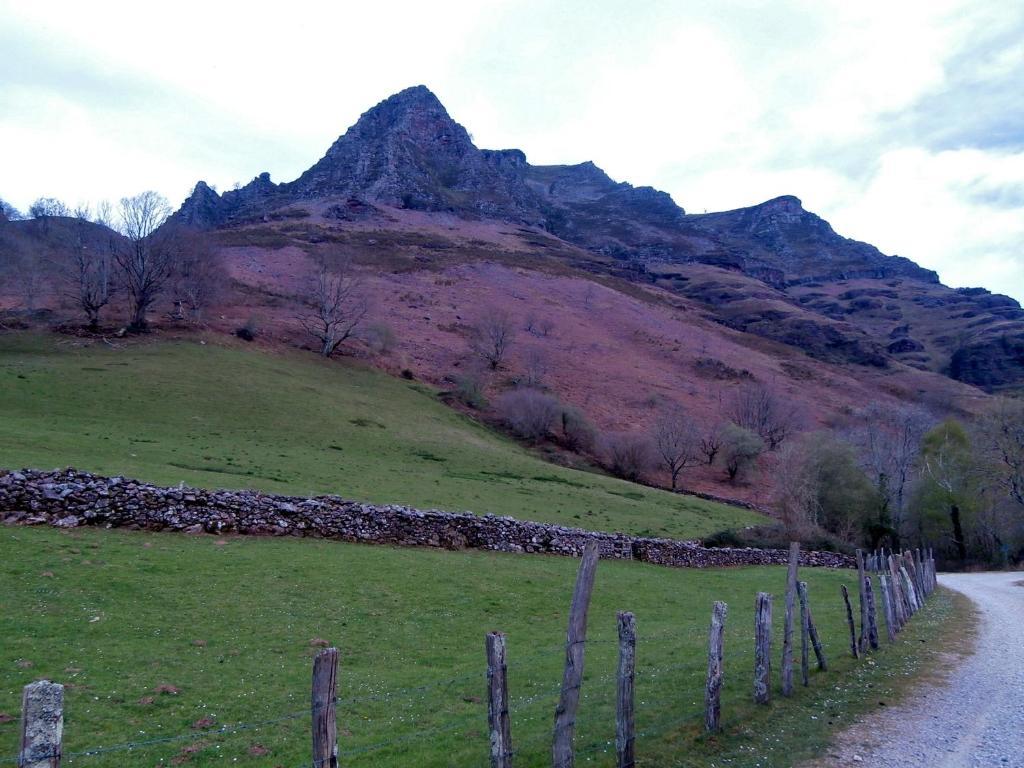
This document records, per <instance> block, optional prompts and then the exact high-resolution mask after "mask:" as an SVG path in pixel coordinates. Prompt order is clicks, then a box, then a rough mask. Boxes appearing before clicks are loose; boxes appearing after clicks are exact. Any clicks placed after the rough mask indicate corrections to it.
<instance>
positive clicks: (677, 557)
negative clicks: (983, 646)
mask: <svg viewBox="0 0 1024 768" xmlns="http://www.w3.org/2000/svg"><path fill="white" fill-rule="evenodd" d="M0 520H2V521H3V522H4V523H5V524H7V525H51V526H55V527H57V528H76V527H79V526H85V525H92V526H102V527H105V528H128V529H133V530H149V531H164V530H166V531H180V532H185V533H210V534H244V535H252V536H312V537H318V538H326V539H338V540H340V541H352V542H365V543H372V544H393V545H399V546H410V547H442V548H446V549H485V550H492V551H496V552H530V553H541V554H552V555H567V556H579V555H580V554H582V552H583V549H584V547H585V546H586V544H587V543H588V542H590V541H597V542H598V543H599V544H600V547H601V557H603V558H612V559H620V560H639V561H641V562H645V563H654V564H657V565H666V566H672V567H676V568H713V567H720V566H734V565H781V564H784V563H786V562H787V559H788V552H786V551H785V550H775V549H747V548H744V549H728V548H707V547H702V546H700V545H699V544H697V543H695V542H690V541H677V540H674V539H655V538H644V537H638V536H627V535H625V534H620V533H602V532H597V531H587V530H583V529H581V528H568V527H565V526H560V525H552V524H548V523H533V522H528V521H524V520H517V519H515V518H512V517H498V516H495V515H474V514H471V513H452V512H439V511H436V510H425V511H424V510H418V509H412V508H410V507H404V506H397V505H392V504H385V505H376V504H361V503H358V502H354V501H348V500H346V499H342V498H339V497H337V496H317V497H315V498H301V497H294V496H277V495H272V494H266V493H260V492H258V491H225V490H218V491H208V490H203V489H198V488H188V487H184V486H181V487H177V488H164V487H160V486H155V485H149V484H147V483H141V482H138V481H135V480H129V479H126V478H123V477H101V476H98V475H92V474H89V473H87V472H79V471H77V470H74V469H66V470H57V471H53V472H42V471H36V470H22V471H8V470H0ZM801 565H804V566H823V567H829V568H850V567H853V566H854V562H853V558H851V557H849V556H848V555H842V554H837V553H834V552H802V553H801Z"/></svg>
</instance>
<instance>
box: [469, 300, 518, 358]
mask: <svg viewBox="0 0 1024 768" xmlns="http://www.w3.org/2000/svg"><path fill="white" fill-rule="evenodd" d="M515 337H516V326H515V323H514V322H513V321H512V315H511V313H509V311H508V310H506V309H502V308H500V307H495V308H492V309H490V310H488V311H486V312H485V313H484V314H483V315H481V316H480V318H479V319H478V320H477V321H476V323H475V324H474V325H473V328H472V332H471V335H470V339H469V348H470V350H472V352H473V354H475V355H477V356H478V357H480V358H482V359H483V360H484V361H485V362H486V363H487V365H489V366H490V368H491V370H492V371H496V370H498V367H499V366H500V365H501V363H502V361H503V360H504V359H505V355H506V354H508V350H509V348H510V347H511V346H512V344H513V343H514V342H515Z"/></svg>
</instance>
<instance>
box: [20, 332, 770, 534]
mask: <svg viewBox="0 0 1024 768" xmlns="http://www.w3.org/2000/svg"><path fill="white" fill-rule="evenodd" d="M76 343H77V340H74V339H68V338H63V337H56V336H45V335H33V334H15V333H8V334H0V466H6V467H9V468H20V467H28V466H30V467H37V468H44V469H49V468H53V467H56V466H68V465H72V466H75V467H77V468H79V469H84V470H89V471H94V472H100V473H106V474H117V475H127V476H129V477H135V478H138V479H142V480H147V481H150V482H156V483H163V484H177V483H179V482H185V483H187V484H191V485H197V486H203V487H225V488H244V487H249V488H258V489H262V490H266V491H272V492H278V493H291V494H297V495H309V494H315V493H337V494H339V495H342V496H345V497H348V498H353V499H358V500H361V501H370V502H378V503H403V504H410V505H413V506H418V507H424V508H427V507H429V508H438V509H447V510H453V511H461V510H470V511H473V512H476V513H480V514H483V513H488V512H490V513H494V514H501V515H512V516H514V517H519V518H521V519H530V520H538V521H543V522H557V523H563V524H567V525H578V526H582V527H585V528H592V529H600V530H619V531H624V532H629V533H640V534H648V535H657V536H669V537H676V538H695V537H699V536H702V535H706V534H709V533H712V532H714V531H717V530H721V529H724V528H730V527H736V526H740V525H747V524H755V523H758V522H763V521H764V518H763V517H762V516H760V515H757V514H755V513H752V512H748V511H746V510H742V509H738V508H735V507H730V506H727V505H723V504H715V503H712V502H706V501H703V500H701V499H697V498H695V497H692V496H682V495H679V494H671V493H667V492H663V491H657V490H653V489H650V488H645V487H642V486H638V485H635V484H632V483H627V482H623V481H620V480H616V479H614V478H610V477H606V476H604V475H599V474H596V473H592V472H581V471H576V470H570V469H565V468H561V467H557V466H554V465H552V464H549V463H546V462H544V461H542V460H541V459H540V458H538V457H536V456H534V455H533V454H531V453H530V452H529V451H527V450H525V449H523V448H521V447H520V446H518V445H516V444H515V443H513V442H511V441H510V440H508V439H506V438H504V437H503V436H501V435H499V434H497V433H495V432H493V431H491V430H489V429H487V428H485V427H483V426H481V425H479V424H477V423H475V422H473V421H472V420H470V419H468V418H466V417H464V416H462V415H460V414H458V413H456V412H455V411H453V410H451V409H450V408H448V407H447V406H445V405H444V404H443V403H441V402H439V401H438V399H437V396H436V393H435V392H433V391H432V390H430V389H429V388H427V387H425V386H423V385H422V384H419V383H416V382H408V381H402V380H400V379H395V378H391V377H389V376H386V375H384V374H382V373H379V372H376V371H373V370H369V369H366V368H364V367H362V366H359V365H356V364H352V363H348V362H337V361H331V362H322V361H320V360H318V359H317V358H315V357H314V356H312V355H309V354H298V353H296V354H288V355H273V354H269V353H260V352H256V351H250V350H244V349H240V348H237V347H232V346H221V345H217V344H213V343H210V344H205V345H201V344H199V343H198V341H197V340H195V341H178V342H150V343H146V342H140V341H133V342H131V343H130V344H129V345H128V346H126V347H124V348H121V349H111V348H109V347H106V346H105V345H103V344H101V343H93V344H92V345H91V346H88V347H85V348H83V347H80V346H74V344H76Z"/></svg>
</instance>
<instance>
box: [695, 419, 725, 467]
mask: <svg viewBox="0 0 1024 768" xmlns="http://www.w3.org/2000/svg"><path fill="white" fill-rule="evenodd" d="M698 448H699V449H700V452H701V454H702V455H703V456H704V462H705V463H706V464H707V465H708V466H710V465H712V464H714V463H715V457H717V456H718V452H719V451H720V450H722V425H721V424H712V425H711V426H710V427H709V428H708V429H707V430H706V431H705V432H704V433H703V434H702V435H701V437H700V443H699V445H698Z"/></svg>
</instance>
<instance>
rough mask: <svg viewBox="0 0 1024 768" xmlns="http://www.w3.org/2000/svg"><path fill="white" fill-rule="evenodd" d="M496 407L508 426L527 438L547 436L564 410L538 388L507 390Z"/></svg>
mask: <svg viewBox="0 0 1024 768" xmlns="http://www.w3.org/2000/svg"><path fill="white" fill-rule="evenodd" d="M495 407H496V409H497V411H498V414H499V415H500V416H501V419H502V421H504V422H505V424H506V425H507V426H508V428H509V429H511V430H512V431H513V432H514V433H515V434H516V435H518V436H519V437H521V438H523V439H525V440H540V439H542V438H544V437H546V436H547V435H548V433H549V432H550V431H551V427H552V426H553V425H554V423H555V420H556V419H558V417H559V414H560V413H561V410H562V409H561V406H560V405H559V403H558V401H557V400H556V399H555V398H553V397H551V396H550V395H546V394H544V393H543V392H540V391H538V390H536V389H515V390H512V391H511V392H505V393H504V394H502V395H501V396H500V397H498V399H497V400H496V401H495Z"/></svg>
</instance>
